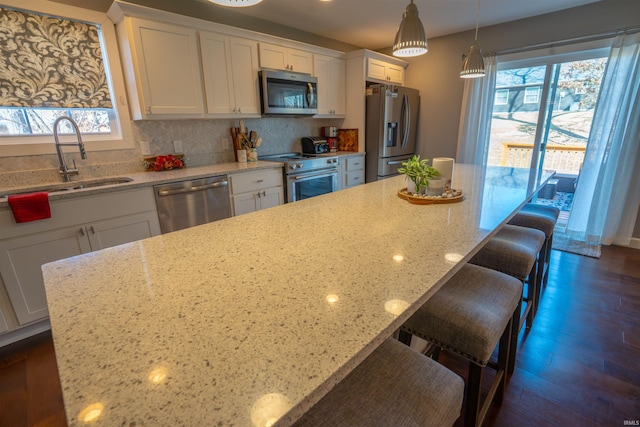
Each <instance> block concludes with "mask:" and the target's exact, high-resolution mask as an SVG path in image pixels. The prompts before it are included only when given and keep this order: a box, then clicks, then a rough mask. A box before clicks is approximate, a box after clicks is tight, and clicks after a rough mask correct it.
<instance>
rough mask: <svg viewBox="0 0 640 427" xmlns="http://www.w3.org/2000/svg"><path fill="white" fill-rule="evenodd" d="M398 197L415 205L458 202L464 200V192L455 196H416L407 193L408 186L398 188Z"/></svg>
mask: <svg viewBox="0 0 640 427" xmlns="http://www.w3.org/2000/svg"><path fill="white" fill-rule="evenodd" d="M398 197H400V198H401V199H405V200H407V201H408V202H409V203H413V204H415V205H440V204H445V203H457V202H461V201H462V200H464V193H462V194H460V195H459V196H454V197H433V196H431V197H416V196H413V195H411V194H409V193H407V189H406V188H402V189H400V190H398Z"/></svg>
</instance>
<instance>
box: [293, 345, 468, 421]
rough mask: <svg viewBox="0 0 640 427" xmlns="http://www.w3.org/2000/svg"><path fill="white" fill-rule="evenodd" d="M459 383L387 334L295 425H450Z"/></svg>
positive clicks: (460, 388)
mask: <svg viewBox="0 0 640 427" xmlns="http://www.w3.org/2000/svg"><path fill="white" fill-rule="evenodd" d="M463 393H464V381H463V380H462V378H460V377H459V376H458V375H456V374H455V373H453V372H452V371H450V370H448V369H447V368H445V367H444V366H442V365H440V364H438V363H437V362H435V361H433V360H431V359H429V358H428V357H425V356H424V355H423V354H420V353H418V352H417V351H415V350H414V349H412V348H410V347H408V346H406V345H404V344H402V343H401V342H399V341H397V340H395V339H393V338H388V339H387V340H386V341H385V342H384V343H382V345H381V346H380V347H378V348H377V349H376V350H375V351H374V352H373V353H372V354H371V355H370V356H369V357H368V358H367V359H365V361H364V362H362V364H360V365H359V366H358V367H357V368H356V369H355V370H353V371H352V372H351V373H350V374H349V375H347V377H346V378H345V379H344V380H342V381H341V382H340V383H338V384H337V385H336V386H335V387H334V388H333V389H332V390H331V391H330V392H329V393H328V394H327V395H326V396H324V397H323V398H322V399H321V400H320V401H319V402H318V403H317V404H315V405H314V406H313V407H312V408H311V409H310V410H309V411H308V412H307V413H305V414H304V415H303V416H302V418H301V419H299V420H298V421H297V422H296V423H295V424H294V426H296V427H303V426H304V427H310V426H313V427H319V426H327V427H329V426H330V427H335V426H362V427H371V426H374V427H375V426H380V427H388V426H394V427H401V426H433V427H440V426H452V425H453V424H454V423H455V421H456V420H457V419H458V418H459V417H460V409H461V408H462V398H463Z"/></svg>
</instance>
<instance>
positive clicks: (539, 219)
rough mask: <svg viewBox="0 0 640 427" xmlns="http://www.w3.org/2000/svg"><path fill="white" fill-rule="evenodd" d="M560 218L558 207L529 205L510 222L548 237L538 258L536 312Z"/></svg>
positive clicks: (547, 273)
mask: <svg viewBox="0 0 640 427" xmlns="http://www.w3.org/2000/svg"><path fill="white" fill-rule="evenodd" d="M559 216H560V209H558V208H556V207H553V206H545V205H538V204H535V203H527V204H526V205H524V206H523V207H522V209H521V210H520V211H519V212H518V213H517V214H516V215H515V216H514V217H513V218H512V219H511V220H510V221H509V224H511V225H518V226H521V227H529V228H535V229H537V230H540V231H542V232H543V233H544V234H545V237H546V239H545V241H544V244H543V245H542V249H541V250H540V255H539V257H538V265H539V266H541V268H538V272H537V275H538V277H537V283H538V289H537V293H536V301H535V303H534V307H535V311H538V305H539V303H540V295H541V293H542V289H543V288H544V287H545V286H546V284H547V280H548V278H549V263H550V260H551V247H552V246H553V230H554V229H555V226H556V223H557V222H558V217H559ZM534 316H535V313H534Z"/></svg>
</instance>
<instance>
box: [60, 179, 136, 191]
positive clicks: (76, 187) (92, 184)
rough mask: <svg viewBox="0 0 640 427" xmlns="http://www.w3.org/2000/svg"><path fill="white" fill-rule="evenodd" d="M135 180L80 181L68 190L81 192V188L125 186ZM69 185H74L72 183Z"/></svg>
mask: <svg viewBox="0 0 640 427" xmlns="http://www.w3.org/2000/svg"><path fill="white" fill-rule="evenodd" d="M131 181H133V179H131V178H104V179H98V180H95V181H85V182H82V181H79V182H77V183H75V185H74V186H73V187H71V188H67V189H66V190H80V189H81V188H93V187H104V186H106V185H117V184H125V183H127V182H131ZM69 184H74V183H73V182H70V183H69Z"/></svg>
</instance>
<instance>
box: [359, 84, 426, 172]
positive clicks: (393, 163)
mask: <svg viewBox="0 0 640 427" xmlns="http://www.w3.org/2000/svg"><path fill="white" fill-rule="evenodd" d="M366 103H367V109H366V114H367V119H366V124H365V150H366V159H365V181H366V182H372V181H377V180H379V179H383V178H388V177H390V176H394V175H397V174H398V168H399V167H400V166H401V165H402V162H404V161H406V160H407V159H409V158H411V157H412V156H413V154H414V153H415V151H416V130H417V124H418V108H419V107H420V94H419V93H418V90H417V89H411V88H407V87H399V86H392V85H384V84H377V85H372V86H369V88H368V90H367V95H366Z"/></svg>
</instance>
